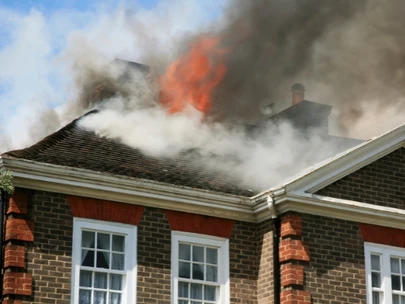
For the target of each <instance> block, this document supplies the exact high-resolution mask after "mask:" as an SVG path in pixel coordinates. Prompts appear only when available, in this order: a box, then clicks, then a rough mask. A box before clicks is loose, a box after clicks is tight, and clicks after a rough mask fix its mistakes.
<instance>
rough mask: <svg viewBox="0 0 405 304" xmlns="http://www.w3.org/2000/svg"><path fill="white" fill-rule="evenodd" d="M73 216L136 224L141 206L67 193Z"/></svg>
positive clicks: (140, 212)
mask: <svg viewBox="0 0 405 304" xmlns="http://www.w3.org/2000/svg"><path fill="white" fill-rule="evenodd" d="M68 202H69V205H70V208H71V210H72V214H73V216H74V217H80V218H87V219H93V220H100V221H108V222H116V223H121V224H130V225H138V223H139V221H140V219H141V217H142V214H143V211H144V207H143V206H138V205H132V204H125V203H119V202H112V201H106V200H99V199H95V198H88V197H81V196H73V195H68Z"/></svg>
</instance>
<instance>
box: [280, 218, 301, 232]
mask: <svg viewBox="0 0 405 304" xmlns="http://www.w3.org/2000/svg"><path fill="white" fill-rule="evenodd" d="M280 234H281V237H285V236H291V235H302V221H301V217H300V216H297V215H293V214H290V215H286V216H284V217H283V218H282V221H281V232H280Z"/></svg>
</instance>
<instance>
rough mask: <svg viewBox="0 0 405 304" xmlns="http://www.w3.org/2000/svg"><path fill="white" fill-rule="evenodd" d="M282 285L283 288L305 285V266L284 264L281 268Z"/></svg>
mask: <svg viewBox="0 0 405 304" xmlns="http://www.w3.org/2000/svg"><path fill="white" fill-rule="evenodd" d="M281 284H282V286H283V287H286V286H289V285H303V284H304V266H302V265H293V264H283V265H282V266H281Z"/></svg>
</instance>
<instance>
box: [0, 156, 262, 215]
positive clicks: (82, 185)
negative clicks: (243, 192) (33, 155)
mask: <svg viewBox="0 0 405 304" xmlns="http://www.w3.org/2000/svg"><path fill="white" fill-rule="evenodd" d="M2 161H3V163H2V165H3V166H4V167H6V168H7V169H9V170H11V171H12V172H13V183H14V185H15V186H16V187H23V188H29V189H37V190H44V191H50V192H59V193H64V194H71V195H79V196H85V197H92V198H98V199H105V200H113V201H117V202H124V203H130V204H139V205H143V206H150V207H156V208H163V209H170V210H177V211H183V212H192V213H199V214H205V215H211V216H218V217H223V218H230V219H236V220H243V221H249V222H255V221H256V219H255V216H254V214H253V209H252V208H253V204H252V203H251V200H250V198H247V197H241V196H235V195H222V194H218V193H214V192H211V191H204V190H197V189H191V188H187V187H181V186H172V185H168V184H163V183H158V182H152V181H149V180H141V179H135V178H127V177H124V178H123V177H119V176H115V175H106V174H104V173H103V174H102V173H96V172H94V171H90V170H82V169H76V168H71V167H61V166H55V165H48V164H43V163H37V162H33V161H27V160H20V159H14V158H9V157H6V158H3V159H2Z"/></svg>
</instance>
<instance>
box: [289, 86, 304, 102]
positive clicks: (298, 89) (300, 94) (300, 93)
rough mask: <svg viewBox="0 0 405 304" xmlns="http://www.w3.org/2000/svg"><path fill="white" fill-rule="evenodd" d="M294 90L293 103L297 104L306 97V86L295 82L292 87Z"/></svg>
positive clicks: (292, 90)
mask: <svg viewBox="0 0 405 304" xmlns="http://www.w3.org/2000/svg"><path fill="white" fill-rule="evenodd" d="M291 92H292V104H293V105H295V104H297V103H299V102H301V101H303V100H304V98H305V87H304V86H303V85H302V84H300V83H295V84H293V86H292V87H291Z"/></svg>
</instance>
